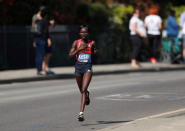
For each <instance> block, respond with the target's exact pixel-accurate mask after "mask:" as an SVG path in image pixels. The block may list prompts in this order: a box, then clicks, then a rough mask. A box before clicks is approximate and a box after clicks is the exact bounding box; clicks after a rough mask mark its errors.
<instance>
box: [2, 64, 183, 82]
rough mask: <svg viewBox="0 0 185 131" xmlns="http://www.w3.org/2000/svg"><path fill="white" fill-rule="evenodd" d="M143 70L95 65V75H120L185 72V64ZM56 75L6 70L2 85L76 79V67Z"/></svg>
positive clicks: (59, 70) (57, 71)
mask: <svg viewBox="0 0 185 131" xmlns="http://www.w3.org/2000/svg"><path fill="white" fill-rule="evenodd" d="M141 65H142V67H141V68H133V67H131V66H130V63H124V64H108V65H94V66H93V71H94V75H103V74H116V73H117V74H118V73H130V72H151V71H169V70H185V64H164V63H156V64H151V63H141ZM52 71H54V72H55V75H50V76H38V75H37V74H36V69H35V68H33V69H22V70H6V71H0V84H3V83H12V82H26V81H38V80H48V79H66V78H73V77H74V67H72V66H71V67H55V68H52Z"/></svg>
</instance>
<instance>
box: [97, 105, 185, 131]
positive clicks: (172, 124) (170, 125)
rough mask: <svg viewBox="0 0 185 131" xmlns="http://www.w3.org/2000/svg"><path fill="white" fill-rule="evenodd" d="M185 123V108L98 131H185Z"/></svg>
mask: <svg viewBox="0 0 185 131" xmlns="http://www.w3.org/2000/svg"><path fill="white" fill-rule="evenodd" d="M184 123H185V108H184V109H179V110H176V111H171V112H166V113H162V114H158V115H153V116H149V117H145V118H141V119H137V120H134V121H131V122H128V123H123V124H118V125H115V126H110V127H107V128H104V129H101V130H98V131H184V130H185V124H184Z"/></svg>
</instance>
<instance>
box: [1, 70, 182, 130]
mask: <svg viewBox="0 0 185 131" xmlns="http://www.w3.org/2000/svg"><path fill="white" fill-rule="evenodd" d="M89 90H90V93H91V96H90V97H91V104H90V106H87V107H86V111H85V118H86V120H85V121H84V122H78V121H77V116H78V113H79V106H80V93H79V90H78V88H77V85H76V82H75V80H74V79H68V80H50V81H42V82H27V83H14V84H7V85H0V131H93V130H98V129H102V128H105V127H108V126H111V125H116V124H120V123H126V122H130V121H133V120H135V119H138V118H142V117H146V116H150V115H155V114H160V113H163V112H168V111H173V110H177V109H181V108H185V95H184V94H185V71H171V72H155V73H154V72H152V73H130V74H122V75H121V74H119V75H102V76H96V77H93V79H92V82H91V84H90V87H89Z"/></svg>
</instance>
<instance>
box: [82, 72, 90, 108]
mask: <svg viewBox="0 0 185 131" xmlns="http://www.w3.org/2000/svg"><path fill="white" fill-rule="evenodd" d="M91 78H92V73H91V72H86V73H84V75H83V81H82V89H81V93H82V98H81V107H80V112H84V109H85V96H86V91H87V88H88V86H89V83H90V81H91Z"/></svg>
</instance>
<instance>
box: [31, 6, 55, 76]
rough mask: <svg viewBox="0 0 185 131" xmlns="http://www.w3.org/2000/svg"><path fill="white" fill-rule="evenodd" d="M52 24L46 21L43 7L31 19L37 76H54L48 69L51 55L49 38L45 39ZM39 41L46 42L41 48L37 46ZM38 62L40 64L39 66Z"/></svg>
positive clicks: (45, 9) (46, 14)
mask: <svg viewBox="0 0 185 131" xmlns="http://www.w3.org/2000/svg"><path fill="white" fill-rule="evenodd" d="M54 23H55V21H54V20H50V21H48V10H47V8H46V7H45V6H41V7H40V9H39V11H38V12H37V13H36V14H35V15H34V16H33V17H32V31H33V33H34V37H35V38H34V42H33V46H34V47H35V48H36V66H37V71H38V74H39V75H46V74H54V72H52V71H51V70H50V69H49V61H50V58H51V55H52V44H51V39H50V37H48V38H47V39H46V38H45V37H46V36H49V31H50V30H51V29H52V28H53V27H54ZM39 30H40V32H39ZM40 39H42V40H44V41H45V42H46V43H45V42H44V43H45V44H43V45H42V47H41V46H40V44H38V40H40ZM43 46H44V47H43ZM43 50H44V51H43ZM43 55H44V56H43ZM40 62H42V64H41V65H40ZM40 66H41V67H40Z"/></svg>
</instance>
